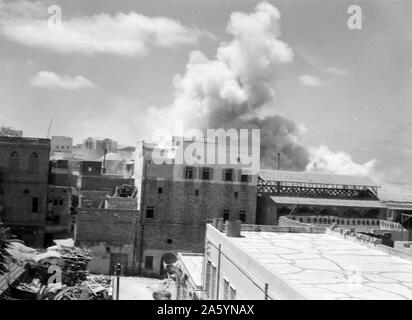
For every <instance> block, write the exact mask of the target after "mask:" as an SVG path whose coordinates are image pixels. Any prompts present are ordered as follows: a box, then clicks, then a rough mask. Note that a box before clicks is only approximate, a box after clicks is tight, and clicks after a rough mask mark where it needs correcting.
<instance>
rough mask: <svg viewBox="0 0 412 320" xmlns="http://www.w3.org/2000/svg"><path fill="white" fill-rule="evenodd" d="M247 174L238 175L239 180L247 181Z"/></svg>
mask: <svg viewBox="0 0 412 320" xmlns="http://www.w3.org/2000/svg"><path fill="white" fill-rule="evenodd" d="M249 177H250V176H249V175H247V174H242V175H241V176H240V182H249Z"/></svg>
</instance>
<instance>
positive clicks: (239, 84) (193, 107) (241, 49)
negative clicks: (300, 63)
mask: <svg viewBox="0 0 412 320" xmlns="http://www.w3.org/2000/svg"><path fill="white" fill-rule="evenodd" d="M279 22H280V13H279V11H278V9H277V8H275V7H273V6H272V5H270V4H268V3H266V2H263V3H260V4H258V5H257V6H256V8H255V11H254V12H253V13H250V14H245V13H242V12H234V13H232V15H231V17H230V21H229V23H228V25H227V28H226V31H227V32H228V33H229V34H231V35H232V36H233V40H232V41H230V42H227V43H221V45H220V46H219V48H218V49H217V54H216V57H215V59H213V60H210V59H208V58H207V57H206V56H205V55H204V54H203V53H201V52H199V51H194V52H192V53H191V54H190V58H189V62H188V64H187V66H186V72H185V74H184V75H181V76H177V77H176V78H175V81H174V85H175V88H176V91H175V101H174V103H173V112H174V113H175V115H176V116H177V117H178V118H179V119H181V118H186V120H187V122H189V123H191V124H192V125H193V124H194V123H195V124H198V125H199V124H206V125H211V126H212V127H214V126H216V125H217V126H220V125H221V124H226V123H227V122H229V121H231V120H234V119H237V118H239V117H248V116H249V117H253V116H255V114H256V112H257V109H259V108H261V107H263V106H264V105H265V104H266V103H269V102H273V101H274V100H275V92H274V90H273V85H272V84H273V81H274V80H275V79H276V67H277V66H278V65H281V64H284V63H287V62H290V61H292V59H293V52H292V50H291V49H290V48H289V46H288V45H287V44H286V43H285V42H283V41H282V40H280V39H279V38H278V37H279V36H280V27H279ZM205 122H206V123H205Z"/></svg>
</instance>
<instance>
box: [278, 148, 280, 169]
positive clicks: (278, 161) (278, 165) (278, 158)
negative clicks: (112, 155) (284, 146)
mask: <svg viewBox="0 0 412 320" xmlns="http://www.w3.org/2000/svg"><path fill="white" fill-rule="evenodd" d="M279 170H280V152H278V171H279Z"/></svg>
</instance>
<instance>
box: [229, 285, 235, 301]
mask: <svg viewBox="0 0 412 320" xmlns="http://www.w3.org/2000/svg"><path fill="white" fill-rule="evenodd" d="M229 299H230V300H236V289H235V288H233V287H232V286H230V294H229Z"/></svg>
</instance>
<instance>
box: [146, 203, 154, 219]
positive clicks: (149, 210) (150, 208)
mask: <svg viewBox="0 0 412 320" xmlns="http://www.w3.org/2000/svg"><path fill="white" fill-rule="evenodd" d="M153 217H154V208H153V206H147V208H146V218H149V219H153Z"/></svg>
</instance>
